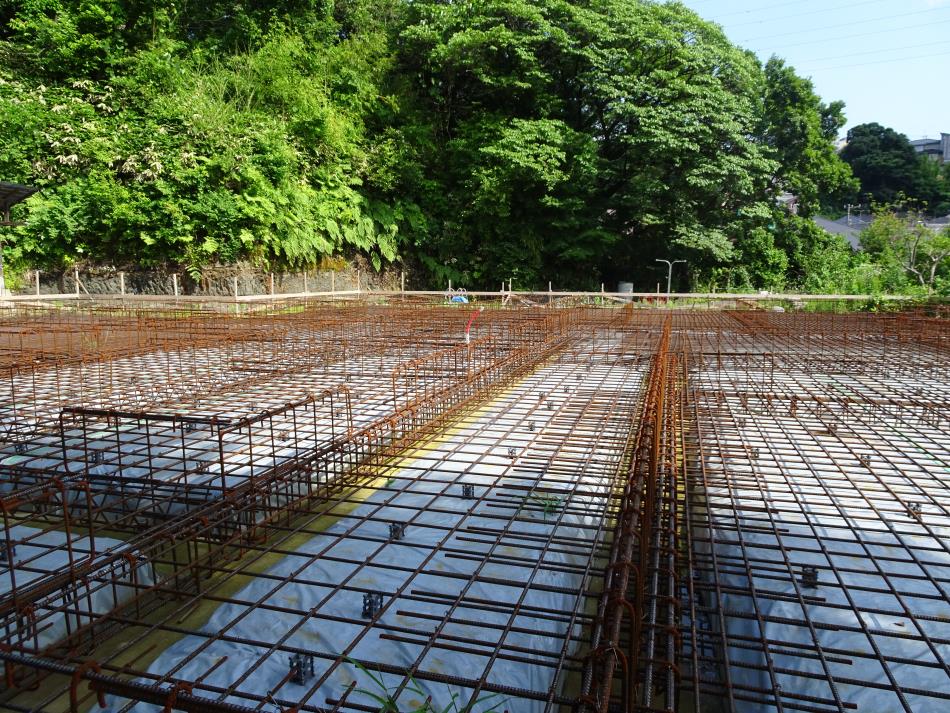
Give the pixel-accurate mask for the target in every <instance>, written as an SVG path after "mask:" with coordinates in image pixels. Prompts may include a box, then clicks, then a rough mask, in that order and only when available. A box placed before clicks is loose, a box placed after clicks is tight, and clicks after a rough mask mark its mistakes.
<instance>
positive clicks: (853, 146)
mask: <svg viewBox="0 0 950 713" xmlns="http://www.w3.org/2000/svg"><path fill="white" fill-rule="evenodd" d="M841 158H842V159H843V160H844V161H846V162H847V163H848V164H849V165H850V166H851V170H852V171H853V172H854V175H855V177H856V178H857V179H858V180H859V181H860V196H859V198H870V200H871V201H873V202H875V203H880V204H889V203H894V202H897V201H900V200H903V199H905V198H910V199H913V200H915V201H917V202H919V203H920V204H922V206H923V207H924V208H926V209H927V212H930V213H934V214H939V215H943V214H945V213H948V212H950V182H948V181H946V180H945V179H944V177H943V176H941V175H940V168H939V166H938V165H937V163H936V162H934V161H933V160H931V159H930V158H928V157H926V156H923V155H921V154H918V153H917V152H916V151H915V150H914V147H913V146H911V143H910V141H909V140H908V138H907V137H906V136H905V135H904V134H901V133H898V132H897V131H894V129H889V128H887V127H884V126H881V125H880V124H873V123H872V124H861V125H860V126H856V127H854V128H853V129H851V130H850V131H849V132H848V143H847V145H846V146H845V147H844V148H843V149H842V150H841Z"/></svg>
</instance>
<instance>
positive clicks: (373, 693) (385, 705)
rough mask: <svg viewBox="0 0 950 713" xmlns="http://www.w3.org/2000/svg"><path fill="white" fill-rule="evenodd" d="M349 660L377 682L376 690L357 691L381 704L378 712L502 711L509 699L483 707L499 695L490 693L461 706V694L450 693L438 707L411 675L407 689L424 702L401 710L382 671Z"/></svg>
mask: <svg viewBox="0 0 950 713" xmlns="http://www.w3.org/2000/svg"><path fill="white" fill-rule="evenodd" d="M347 661H349V662H350V663H351V664H353V665H354V666H356V668H357V669H358V670H360V671H362V672H363V673H365V674H366V675H367V676H369V678H370V680H372V681H373V683H374V684H376V685H375V688H374V690H367V689H365V688H357V689H356V692H357V693H360V694H362V695H364V696H367V697H368V698H370V699H372V700H373V701H374V702H375V703H376V704H377V705H379V706H380V708H379V711H378V713H501V709H500V708H499V706H501V705H503V704H504V703H505V702H506V701H507V699H503V700H501V701H498V702H496V703H493V704H492V705H490V706H489V707H487V708H486V707H482V706H484V705H487V704H488V703H489V702H490V701H491V700H493V699H495V698H498V696H499V694H498V693H489V694H488V695H486V696H482V697H481V698H478V699H477V700H475V701H472V702H471V703H468V704H466V705H465V706H464V707H463V708H459V694H458V693H450V694H449V695H450V701H449V704H448V705H447V706H445V707H444V708H438V707H436V706H435V704H433V703H432V696H427V695H426V693H425V691H423V690H422V688H421V687H420V686H419V684H418V683H417V682H416V680H415V679H414V678H412V676H410V677H409V684H408V685H407V686H406V690H408V691H409V692H411V693H414V694H416V695H417V696H419V698H421V699H423V702H422V704H421V705H415V704H414V706H413V707H412V708H411V709H403V710H400V708H399V704H398V703H397V701H396V699H395V698H394V697H393V695H392V693H391V692H390V689H389V688H387V687H386V684H385V682H384V681H383V676H382V674H381V673H379V672H378V671H377V672H373V671H370V670H369V669H368V668H366V666H364V665H363V664H361V663H360V662H359V661H355V660H353V659H351V658H347ZM505 713H507V710H505Z"/></svg>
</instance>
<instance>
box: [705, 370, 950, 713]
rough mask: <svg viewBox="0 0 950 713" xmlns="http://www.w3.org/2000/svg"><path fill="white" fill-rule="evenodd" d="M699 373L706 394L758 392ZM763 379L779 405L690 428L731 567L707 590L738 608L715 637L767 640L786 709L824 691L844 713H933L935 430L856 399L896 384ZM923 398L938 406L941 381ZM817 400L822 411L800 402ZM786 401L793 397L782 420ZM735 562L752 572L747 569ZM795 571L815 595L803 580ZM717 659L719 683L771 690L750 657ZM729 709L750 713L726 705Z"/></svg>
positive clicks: (749, 652)
mask: <svg viewBox="0 0 950 713" xmlns="http://www.w3.org/2000/svg"><path fill="white" fill-rule="evenodd" d="M707 378H710V377H709V376H708V375H707ZM712 378H714V380H715V385H714V386H713V387H712V388H715V387H716V386H720V385H724V386H725V388H727V389H737V390H738V392H741V393H746V394H748V393H755V392H756V389H759V390H760V391H759V393H762V392H761V386H760V385H756V384H754V383H748V382H747V381H746V375H744V374H742V373H739V372H727V371H723V372H718V373H715V374H714V376H713V377H712ZM773 378H778V379H779V383H778V384H777V385H774V384H770V386H769V389H768V390H769V391H771V390H773V389H774V390H775V391H776V392H777V393H781V392H782V391H783V389H784V393H785V396H784V400H782V401H776V403H774V404H773V403H771V402H769V403H766V401H765V399H761V400H758V401H757V400H756V399H755V398H753V399H752V400H751V402H750V401H749V400H748V398H746V401H745V403H740V399H739V398H738V397H736V396H730V397H728V398H726V399H725V401H724V403H722V404H720V405H719V408H720V411H719V413H720V414H721V415H720V418H719V421H720V423H719V427H718V428H712V424H700V428H701V437H702V438H703V440H704V443H705V451H706V453H707V458H706V468H707V471H708V476H707V477H708V482H709V483H710V488H709V490H708V492H707V496H708V504H709V507H710V513H711V519H712V522H713V527H714V530H715V532H714V536H715V538H716V540H717V545H716V551H717V553H718V554H719V555H720V557H721V558H722V559H721V560H720V567H721V568H722V570H723V571H725V570H726V569H727V568H726V567H725V566H724V565H723V564H722V563H723V562H725V561H727V560H728V561H729V562H730V563H731V564H730V566H729V567H728V569H730V570H731V571H732V572H733V574H726V575H723V576H720V583H721V584H722V585H723V586H724V587H726V588H727V589H728V588H730V587H734V588H736V589H737V591H734V592H728V591H727V593H725V594H724V595H723V597H722V600H721V606H722V608H723V610H724V611H726V612H730V611H734V612H737V613H741V614H743V615H744V616H738V615H731V616H730V615H727V617H726V627H727V633H728V634H729V636H731V637H734V639H735V640H738V637H751V639H752V640H754V641H759V640H763V639H764V640H768V641H769V642H771V643H770V646H769V652H770V656H771V662H772V665H773V667H774V669H775V670H776V672H777V673H776V675H775V682H776V683H777V684H778V685H779V686H780V687H781V691H782V693H783V695H784V700H785V701H786V703H787V704H789V702H790V701H793V700H794V697H795V696H805V697H807V696H814V697H817V698H821V699H824V700H826V701H832V700H834V698H835V696H836V695H837V696H838V699H839V700H840V701H841V702H842V703H843V704H844V705H845V706H847V705H849V704H854V705H857V710H858V711H869V712H872V711H873V713H897V712H903V711H905V710H911V711H913V713H945V711H947V710H950V701H947V700H945V699H942V698H939V697H937V696H934V695H927V694H928V692H936V693H943V694H945V695H946V694H947V693H950V675H948V672H947V669H946V665H947V662H950V644H948V643H947V642H948V641H950V518H948V516H947V510H946V506H947V503H948V486H950V433H947V431H946V430H944V429H941V428H939V427H938V426H937V425H933V424H931V423H929V422H928V416H927V413H926V409H925V408H923V407H915V406H912V405H905V406H901V407H898V406H897V405H896V402H895V403H894V404H892V405H891V406H889V407H887V408H885V409H881V408H879V407H878V406H877V405H870V406H869V405H867V404H866V397H867V395H868V394H869V393H871V394H875V393H877V394H880V395H887V394H888V393H889V392H890V393H894V392H896V393H900V392H901V390H902V389H906V386H904V385H902V384H901V383H899V382H895V383H888V382H887V381H886V380H874V381H873V382H870V381H869V380H867V381H868V383H866V382H865V381H862V380H860V379H859V377H847V376H844V375H839V376H834V377H832V376H827V375H806V374H803V373H799V374H797V375H795V377H794V378H793V379H790V381H789V383H786V384H783V383H781V378H780V377H773ZM708 386H709V384H707V387H708ZM930 386H934V385H930ZM936 389H937V391H936V393H937V394H938V395H939V394H940V390H941V389H942V392H943V398H942V400H946V396H947V385H946V384H943V385H942V386H936ZM829 391H830V392H831V394H832V396H831V397H828V398H826V399H825V402H824V403H821V402H820V401H816V400H814V399H811V398H810V397H811V396H812V395H814V394H816V393H817V394H827V393H828V392H829ZM707 393H714V392H707ZM933 393H934V392H931V394H933ZM793 394H798V395H799V396H800V397H802V398H803V399H806V400H803V401H802V402H800V403H799V405H798V407H797V412H796V413H795V415H792V414H791V413H790V412H789V403H790V396H791V395H793ZM835 395H837V396H840V397H843V398H842V399H841V400H840V401H839V402H837V403H835V402H834V398H833V397H834V396H835ZM862 395H863V396H864V398H865V405H864V406H862V405H861V398H862ZM705 398H707V399H709V398H711V397H710V396H708V395H707V396H706V397H705ZM848 399H852V400H850V401H849V400H848ZM910 503H918V504H919V507H920V509H921V513H920V518H917V517H915V516H914V515H913V514H912V513H911V512H910V511H909V507H908V504H910ZM785 556H787V558H788V563H786V562H785V560H784V557H785ZM743 557H745V558H748V560H747V561H751V562H752V563H753V564H752V566H751V567H749V569H748V570H747V571H743V569H744V568H743V566H742V564H740V562H741V561H742V558H743ZM809 565H810V566H815V567H817V568H818V574H819V582H818V586H817V587H810V586H808V585H807V584H806V583H805V582H804V580H803V575H802V570H803V568H804V567H805V566H809ZM757 617H761V620H762V623H761V625H760V623H759V622H758V621H757ZM928 637H929V638H930V639H931V644H928V643H927V641H926V639H927V638H928ZM818 651H821V652H822V653H823V654H824V656H825V659H826V663H825V666H827V669H826V668H825V667H824V666H823V664H822V661H821V660H820V658H819V657H818V656H817V655H816V652H818ZM728 655H729V658H730V660H731V663H732V667H731V670H730V675H731V677H732V680H733V682H734V683H737V684H744V685H747V686H753V687H757V688H760V689H763V690H766V691H769V690H772V689H773V681H772V678H771V676H770V675H769V673H768V671H767V670H766V669H767V660H766V658H765V657H764V656H763V655H762V653H761V652H760V651H757V650H754V649H749V648H741V647H738V646H732V647H730V649H729V652H728ZM888 659H890V660H888ZM742 664H748V665H751V666H755V667H763V668H761V669H758V670H757V669H753V668H746V667H743V666H742ZM895 684H896V687H899V688H900V689H903V696H904V700H905V702H906V704H907V707H905V705H904V703H902V702H901V700H900V698H899V696H898V694H897V693H896V692H895ZM803 703H804V701H803ZM804 704H805V705H807V703H804ZM738 710H739V711H740V713H745V712H748V713H752V712H753V711H755V712H757V713H758V712H759V711H763V710H765V709H763V708H762V706H761V704H758V703H751V702H742V701H740V702H739V704H738ZM768 710H775V708H769V709H768Z"/></svg>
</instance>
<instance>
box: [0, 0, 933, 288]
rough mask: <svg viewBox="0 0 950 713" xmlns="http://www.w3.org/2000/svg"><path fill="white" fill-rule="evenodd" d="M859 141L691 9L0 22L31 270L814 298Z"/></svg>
mask: <svg viewBox="0 0 950 713" xmlns="http://www.w3.org/2000/svg"><path fill="white" fill-rule="evenodd" d="M843 121H844V120H843V116H842V106H841V104H840V103H830V104H825V103H823V102H822V101H821V100H820V99H819V97H818V96H817V95H816V94H815V93H814V89H813V87H812V86H811V84H810V82H808V81H807V80H805V79H803V78H801V77H799V76H798V75H796V74H795V72H794V70H793V69H792V68H791V67H788V66H787V65H785V64H784V63H783V62H782V61H780V60H778V59H772V60H770V61H769V62H768V63H767V64H766V65H765V66H762V65H761V64H760V63H759V62H758V60H757V59H756V58H755V57H754V56H753V55H752V54H751V53H749V52H746V51H743V50H741V49H740V48H738V47H735V46H734V45H732V44H731V43H729V42H728V40H727V39H726V38H725V37H724V35H723V34H722V31H721V29H720V28H719V27H718V26H716V25H713V24H710V23H707V22H704V21H703V20H701V19H700V18H699V17H698V16H697V15H695V14H694V13H692V12H690V11H689V10H687V9H686V8H684V7H683V6H682V5H680V4H678V3H669V4H658V3H654V2H642V1H635V0H532V1H530V2H529V1H528V0H483V1H479V2H453V3H446V2H444V0H415V1H414V2H411V3H407V2H403V1H402V0H292V1H291V2H283V3H276V2H271V1H265V2H258V3H238V2H235V0H208V2H206V3H203V4H199V5H194V4H185V3H175V4H169V3H157V2H154V0H150V1H148V2H137V3H126V2H118V1H117V0H0V177H2V178H4V179H5V180H19V181H24V182H31V183H35V184H38V185H40V186H41V187H42V188H43V191H42V192H41V193H40V194H38V195H37V196H35V197H34V198H32V199H31V200H30V201H29V206H28V209H27V208H25V207H24V208H21V209H19V216H18V217H20V218H25V219H26V224H25V225H24V226H23V227H20V228H18V229H17V230H16V233H15V235H14V240H12V241H10V240H8V241H6V248H5V249H6V257H7V258H8V259H10V260H12V261H13V262H14V263H18V264H21V265H30V266H36V267H44V268H49V267H58V266H64V265H68V264H71V263H73V262H76V261H84V260H90V261H119V262H136V263H139V264H147V265H154V264H158V263H176V264H179V265H183V266H184V267H185V268H186V269H188V270H189V271H190V272H192V274H197V273H199V272H200V271H201V268H202V266H203V265H206V264H209V263H215V262H222V263H228V262H233V261H236V260H248V259H250V260H253V261H256V262H258V263H260V264H262V265H278V266H283V265H287V266H298V265H312V264H318V263H319V262H320V261H321V260H324V259H326V258H328V257H329V256H340V255H352V254H354V253H361V254H364V255H367V256H368V257H369V258H370V260H371V261H372V263H373V264H374V265H375V266H376V267H377V268H378V267H381V266H382V265H383V264H385V263H388V262H391V261H394V260H409V261H413V262H414V263H415V264H416V265H418V266H419V267H420V268H421V271H422V273H423V278H424V279H426V280H428V281H430V282H436V283H439V284H444V281H445V280H446V279H452V280H453V281H454V282H455V284H464V285H467V286H469V287H483V286H497V285H498V284H499V283H500V282H501V280H503V279H510V278H514V280H515V284H516V286H518V287H542V286H546V284H547V281H549V280H550V281H552V282H554V283H555V284H556V285H558V286H559V287H595V286H597V285H599V283H600V282H602V281H608V282H609V281H614V280H617V279H633V280H637V281H639V282H640V284H641V285H643V286H646V285H647V284H651V283H652V282H653V281H654V278H655V276H656V275H657V274H658V273H657V272H656V270H657V269H658V268H656V267H655V262H654V258H656V257H667V258H671V259H672V258H681V259H686V260H687V261H688V269H689V278H690V279H691V280H692V281H694V282H698V281H706V282H709V281H715V280H717V279H720V278H721V277H722V276H723V275H728V276H729V277H728V280H729V281H730V282H735V283H739V284H742V285H745V286H748V287H770V288H779V287H782V286H787V285H805V284H814V283H815V280H819V281H823V280H825V278H826V277H828V278H829V279H830V276H831V275H832V274H834V275H840V274H842V273H841V270H838V269H835V270H829V269H828V267H827V265H826V264H825V263H823V261H822V257H821V256H822V255H827V256H828V260H830V261H832V262H834V264H838V263H844V262H848V263H849V264H850V263H851V262H852V261H853V260H854V258H853V257H852V256H851V255H850V253H846V252H844V250H846V249H845V248H842V246H841V244H840V243H839V242H837V241H836V240H834V239H831V238H830V236H827V235H826V234H824V233H820V231H818V232H816V231H817V229H816V228H815V227H814V226H813V225H812V224H811V223H810V222H808V221H807V220H805V218H806V217H807V216H808V215H809V214H810V213H812V212H814V211H815V210H817V208H818V205H819V202H820V201H821V199H822V197H831V198H833V199H834V200H838V199H837V198H835V197H836V196H838V195H839V194H840V195H844V194H847V193H848V192H850V191H853V190H855V184H854V182H853V179H852V178H851V175H850V172H849V169H848V167H847V165H845V164H844V163H842V162H841V161H840V160H839V159H838V157H837V155H836V154H835V152H834V149H833V142H834V138H835V134H836V133H837V131H838V130H839V129H840V127H841V126H842V125H843ZM937 178H939V177H937ZM937 178H935V179H934V180H937ZM783 192H792V193H795V194H796V195H797V196H798V197H799V205H800V207H801V210H802V217H801V218H796V217H795V216H790V215H788V214H786V213H784V211H782V210H780V209H778V208H777V207H776V197H777V196H778V195H779V194H781V193H783ZM839 267H840V265H839ZM848 269H849V270H850V269H851V268H850V267H849V268H848ZM816 275H817V276H823V277H816Z"/></svg>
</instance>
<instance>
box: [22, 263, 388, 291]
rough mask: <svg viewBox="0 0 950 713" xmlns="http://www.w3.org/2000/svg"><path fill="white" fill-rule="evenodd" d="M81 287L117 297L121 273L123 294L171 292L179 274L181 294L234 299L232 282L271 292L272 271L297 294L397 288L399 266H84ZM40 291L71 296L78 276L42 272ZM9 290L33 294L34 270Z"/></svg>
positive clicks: (279, 286)
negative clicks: (192, 271)
mask: <svg viewBox="0 0 950 713" xmlns="http://www.w3.org/2000/svg"><path fill="white" fill-rule="evenodd" d="M78 274H79V285H80V287H79V290H80V292H81V293H82V294H91V295H117V294H120V293H121V292H122V283H123V276H124V282H125V293H126V294H135V295H173V294H174V293H175V280H174V278H173V275H177V277H178V291H179V294H182V295H205V296H219V297H233V296H234V288H235V280H236V281H237V290H238V294H239V295H240V296H246V295H266V294H269V293H270V291H271V275H273V285H274V293H275V294H288V293H297V292H305V291H310V292H329V291H331V290H337V291H340V290H355V289H357V281H358V284H359V288H360V289H363V290H377V289H379V290H398V289H399V286H400V278H401V274H400V270H399V269H393V268H390V269H384V270H382V271H381V272H376V271H374V270H372V269H371V268H369V267H368V265H365V264H362V265H361V264H359V263H356V264H348V265H347V266H346V267H344V268H343V269H340V270H308V271H306V272H304V271H303V270H300V271H296V272H274V273H270V272H267V271H264V270H260V269H255V268H253V267H252V266H250V265H242V264H236V265H222V266H215V267H208V268H205V269H204V270H203V271H202V275H201V278H200V279H199V280H197V281H196V280H194V279H193V278H192V277H191V276H190V275H188V274H187V273H186V272H184V271H182V272H177V273H176V272H174V271H172V270H161V269H153V270H140V269H134V268H133V269H122V268H118V267H114V266H111V265H96V266H85V267H82V268H79V271H78ZM39 282H40V284H39V288H40V289H39V291H40V294H44V295H50V294H71V293H75V292H76V274H75V272H74V270H73V269H67V270H64V271H63V272H61V273H52V272H40V281H39ZM8 287H9V288H10V289H11V292H12V293H13V294H17V295H30V294H35V293H36V273H35V272H33V271H29V272H27V273H25V274H23V275H22V276H21V277H20V279H19V280H17V282H16V283H14V284H11V285H8Z"/></svg>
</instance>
